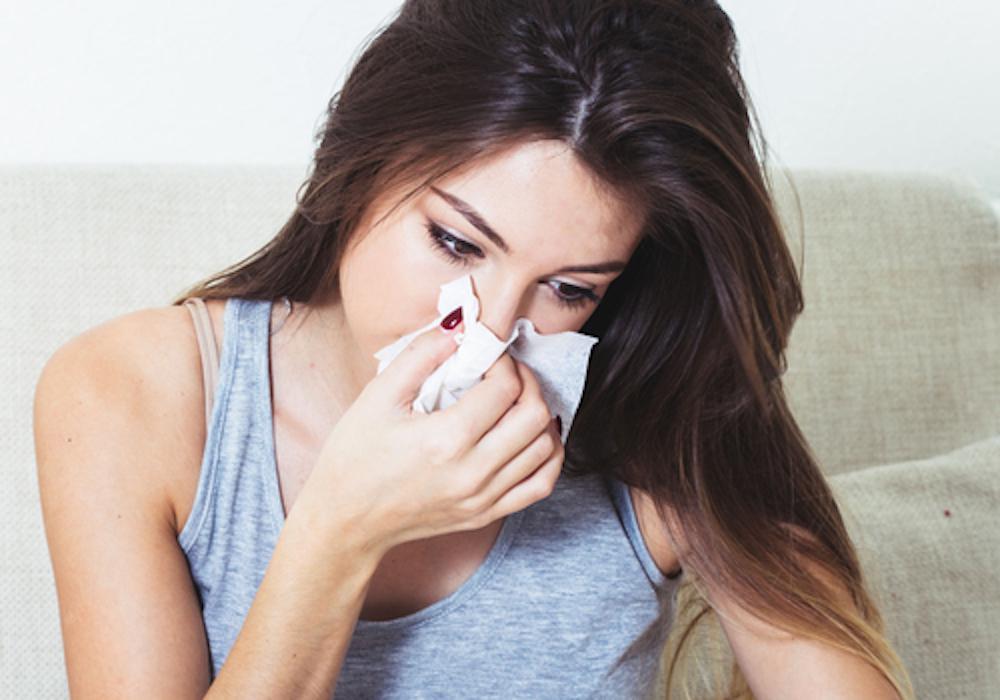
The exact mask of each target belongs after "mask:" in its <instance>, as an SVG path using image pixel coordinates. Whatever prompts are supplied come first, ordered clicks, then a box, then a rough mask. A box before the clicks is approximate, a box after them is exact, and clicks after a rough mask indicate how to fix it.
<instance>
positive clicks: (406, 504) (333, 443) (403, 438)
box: [289, 326, 564, 553]
mask: <svg viewBox="0 0 1000 700" xmlns="http://www.w3.org/2000/svg"><path fill="white" fill-rule="evenodd" d="M461 329H462V326H459V327H457V328H455V329H453V330H452V331H448V332H445V331H443V330H442V329H439V328H432V329H431V330H429V331H426V332H425V333H422V334H421V335H419V336H417V337H416V338H414V340H413V341H412V342H411V343H410V344H409V345H408V346H407V347H406V348H405V349H404V350H403V351H402V352H400V354H399V355H397V356H396V357H395V358H394V359H393V360H392V362H391V363H390V364H389V366H388V367H386V368H385V369H384V370H383V371H382V373H381V374H379V375H377V376H375V377H374V378H373V379H372V380H371V381H370V382H369V383H368V384H367V385H366V386H365V387H364V389H363V390H362V391H361V393H360V394H359V396H358V398H357V399H356V400H355V401H354V403H353V404H351V406H350V407H349V408H348V410H347V411H345V413H344V415H343V416H342V417H341V418H340V420H339V421H338V422H337V424H336V425H335V426H334V428H333V430H332V431H331V432H330V435H329V436H328V437H327V439H326V441H325V442H324V444H323V446H322V448H321V450H320V454H319V457H318V461H317V464H316V465H315V467H314V469H313V471H312V473H311V474H310V475H309V478H308V480H307V481H306V483H305V485H304V486H303V489H302V492H301V493H300V494H299V497H298V498H297V499H296V502H295V505H294V507H293V508H292V512H291V513H290V514H289V517H290V518H291V517H293V516H294V515H295V513H296V511H299V510H300V509H302V510H304V511H306V512H307V513H308V517H309V519H310V522H311V523H313V524H316V523H320V524H322V523H324V522H328V521H332V522H333V523H344V522H351V523H355V524H358V525H360V527H362V528H363V529H364V530H365V537H366V538H368V539H367V540H366V545H367V546H368V547H370V548H372V549H373V550H374V551H376V552H378V553H384V552H387V551H388V550H389V549H391V548H392V547H394V546H395V545H397V544H401V543H403V542H406V541H410V540H416V539H423V538H428V537H433V536H436V535H442V534H445V533H448V532H454V531H459V530H474V529H479V528H482V527H485V526H486V525H488V524H489V523H491V522H493V521H494V520H497V519H499V518H501V517H503V516H505V515H508V514H510V513H512V512H515V511H518V510H521V509H523V508H525V507H527V506H528V505H530V504H531V503H534V502H535V501H538V500H540V499H542V498H545V497H546V496H548V495H549V494H550V493H551V492H552V489H553V488H554V486H555V482H556V480H557V478H558V476H559V473H560V471H561V469H562V464H563V456H564V448H563V444H562V441H561V440H560V439H559V435H558V433H557V432H556V428H555V425H554V421H553V418H552V416H551V415H550V413H549V410H548V407H547V406H546V404H545V401H544V400H543V398H542V395H541V390H540V388H539V384H538V381H537V379H536V378H535V376H534V374H533V373H532V372H531V370H530V369H529V368H528V367H527V366H526V365H524V364H522V363H520V362H518V361H516V360H514V359H513V358H511V357H510V356H509V355H508V354H507V353H504V354H503V355H501V356H500V358H499V359H498V360H497V361H496V362H495V363H494V364H493V366H492V367H491V368H490V369H489V370H488V371H487V372H486V374H485V375H484V376H483V379H482V381H480V382H479V383H478V384H476V385H474V386H473V387H472V388H471V389H469V390H468V391H466V392H465V393H464V394H463V395H462V396H461V397H460V399H459V400H458V402H457V403H455V404H453V405H451V406H449V407H448V408H445V409H443V410H439V411H435V412H433V413H430V414H423V413H419V412H415V411H413V410H412V408H411V406H412V403H413V401H414V399H415V398H416V396H417V394H418V392H419V390H420V387H421V385H422V384H423V382H424V380H425V379H426V378H427V377H428V376H429V375H430V374H431V373H432V372H433V371H434V370H435V369H436V368H437V367H438V366H439V365H441V364H442V363H443V362H444V361H445V360H447V358H448V357H449V356H450V355H451V354H452V353H453V352H454V351H455V349H456V347H457V345H456V343H455V341H454V339H453V337H452V336H453V335H454V334H455V333H457V332H459V331H460V330H461ZM324 513H329V514H334V513H335V514H336V516H337V517H335V518H332V519H331V518H326V519H324V517H323V514H324ZM344 518H347V520H344ZM329 536H332V537H336V536H337V533H336V531H335V530H334V531H331V532H330V533H329Z"/></svg>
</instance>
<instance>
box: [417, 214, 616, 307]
mask: <svg viewBox="0 0 1000 700" xmlns="http://www.w3.org/2000/svg"><path fill="white" fill-rule="evenodd" d="M424 228H425V229H426V231H427V235H428V236H429V237H430V240H431V243H432V247H433V248H434V250H436V251H437V252H439V253H440V254H441V255H442V256H443V257H444V259H445V260H447V261H448V262H450V263H454V264H456V265H462V266H467V265H471V264H472V260H470V259H469V257H470V256H472V255H474V256H476V257H477V258H485V257H486V255H485V254H484V253H483V251H481V250H480V249H479V247H478V246H476V245H473V244H472V243H469V242H468V241H465V240H462V239H461V238H459V237H458V236H454V235H452V234H450V233H448V232H447V231H445V230H444V229H443V228H441V227H440V226H438V225H437V224H435V223H434V222H433V221H427V222H425V224H424ZM546 286H548V287H549V289H551V290H552V295H553V296H554V297H555V299H556V302H557V303H558V304H559V305H560V306H562V307H563V308H566V309H577V308H579V307H581V306H584V305H585V304H591V303H594V304H596V303H597V302H599V301H600V297H598V296H597V294H595V293H594V290H592V289H587V288H585V287H577V286H575V285H572V284H567V283H566V282H560V281H558V280H552V281H551V284H549V283H546Z"/></svg>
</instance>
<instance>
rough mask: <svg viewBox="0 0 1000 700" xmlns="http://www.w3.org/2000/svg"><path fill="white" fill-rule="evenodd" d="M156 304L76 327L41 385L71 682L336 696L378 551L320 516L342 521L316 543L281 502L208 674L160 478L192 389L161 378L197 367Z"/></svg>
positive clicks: (95, 687) (44, 484) (298, 513)
mask: <svg viewBox="0 0 1000 700" xmlns="http://www.w3.org/2000/svg"><path fill="white" fill-rule="evenodd" d="M184 313H185V312H183V311H182V312H181V313H180V314H177V318H178V319H179V320H178V322H179V323H186V322H187V321H188V319H187V318H186V317H185V316H184ZM158 319H159V320H158V321H155V320H154V319H153V318H152V315H151V314H147V313H146V312H140V313H138V314H132V315H130V316H127V317H123V318H122V319H116V320H115V321H112V322H110V323H109V324H105V325H104V326H102V327H99V328H98V329H94V330H92V331H90V332H88V333H85V334H82V335H80V336H77V337H76V338H74V339H73V340H72V341H70V342H69V343H67V344H66V345H64V346H63V347H61V348H60V349H59V350H57V351H56V353H55V354H54V355H53V356H52V357H51V358H50V359H49V361H48V362H47V364H46V366H45V368H44V370H43V372H42V375H41V377H40V379H39V381H38V384H37V386H36V391H35V405H34V434H35V449H36V462H37V475H38V481H39V489H40V495H41V502H42V512H43V517H44V524H45V531H46V537H47V539H48V545H49V550H50V556H51V559H52V564H53V571H54V575H55V580H56V587H57V593H58V598H59V607H60V617H61V625H62V636H63V644H64V652H65V661H66V667H67V674H68V680H69V687H70V692H71V695H72V697H73V698H74V699H77V700H78V699H80V698H101V699H102V700H104V699H106V698H119V697H120V698H125V697H129V698H132V697H139V696H141V697H150V698H155V697H162V698H201V697H204V696H205V693H206V692H207V693H208V696H210V697H228V696H231V697H237V696H239V697H278V698H280V697H295V698H300V697H317V698H318V697H323V698H329V697H330V695H331V693H332V689H333V687H334V684H335V683H336V678H337V676H338V674H339V670H340V666H341V663H342V660H343V656H344V654H345V652H346V648H347V646H348V643H349V640H350V638H351V635H352V632H353V629H354V626H355V623H356V620H357V618H358V616H359V614H360V608H361V605H362V602H363V600H364V594H365V590H366V588H367V585H368V581H369V580H370V577H371V575H372V574H373V572H374V570H375V566H376V559H375V557H374V556H373V555H372V554H371V553H369V552H368V551H367V550H364V549H363V548H362V547H361V546H360V540H357V539H355V537H354V536H355V535H357V534H358V533H359V531H360V529H352V528H351V527H350V523H338V522H335V521H334V522H332V523H331V521H330V518H329V517H328V516H326V515H325V516H324V518H323V522H324V524H325V527H327V528H329V527H337V528H338V529H340V528H342V529H343V535H344V536H343V537H337V538H332V537H329V536H326V537H324V538H323V540H322V541H324V542H330V541H332V540H336V541H337V542H338V543H340V544H338V547H339V550H338V551H336V552H331V551H329V547H326V548H325V549H324V551H323V552H322V556H320V555H319V553H318V552H316V551H314V550H315V549H316V547H317V545H316V543H317V542H318V541H319V540H317V539H314V538H313V537H311V535H313V536H314V535H315V534H316V531H315V530H314V529H312V528H313V524H312V523H310V522H308V517H307V512H306V510H307V509H305V508H294V509H293V510H292V512H291V513H290V514H289V518H288V520H287V521H286V524H285V527H284V529H283V531H282V534H281V536H280V538H279V541H278V544H277V546H276V549H275V552H274V555H273V557H272V561H271V562H270V564H269V566H268V569H267V571H266V573H265V576H264V579H263V581H262V583H261V586H260V588H259V590H258V592H257V595H256V597H255V599H254V602H253V604H252V606H251V608H250V611H249V613H248V616H247V618H246V620H245V623H244V625H243V628H242V630H241V631H240V633H239V636H238V637H237V639H236V642H235V644H234V646H233V648H232V650H231V651H230V654H229V657H228V658H227V660H226V662H225V664H224V665H223V667H222V669H221V671H220V674H219V676H218V677H217V678H216V680H215V682H214V683H213V684H212V685H211V687H209V679H210V667H209V655H208V644H207V641H206V636H205V630H204V623H203V621H202V619H201V611H200V606H199V602H198V598H197V593H196V590H195V586H194V583H193V581H192V579H191V575H190V571H189V568H188V564H187V561H186V558H185V556H184V553H183V551H182V550H181V548H180V546H179V545H178V543H177V539H176V529H175V526H176V523H175V522H174V519H173V510H172V507H171V500H170V499H169V498H168V497H167V495H166V486H165V484H166V483H167V479H166V477H165V475H169V474H171V473H173V471H176V469H177V468H178V467H177V461H178V460H181V459H190V458H191V457H190V456H188V455H187V454H186V453H187V452H189V451H190V450H189V449H188V447H187V446H186V445H181V444H179V443H178V430H179V429H178V428H177V425H178V423H177V419H176V414H177V411H179V410H181V409H183V408H184V407H189V406H190V404H191V401H193V400H196V399H190V396H193V395H194V393H193V392H191V391H187V389H189V388H190V387H187V386H186V385H184V384H183V383H181V385H180V387H179V388H176V386H175V389H174V391H175V392H177V393H179V394H184V393H185V392H186V393H187V394H188V399H187V400H186V401H187V402H186V403H181V402H179V401H175V400H174V399H173V398H170V397H171V396H172V394H170V393H169V392H167V391H165V390H164V386H165V384H166V385H170V384H171V383H173V384H174V385H176V384H177V383H178V377H177V376H174V375H176V373H177V372H178V371H180V370H178V369H177V367H182V366H186V365H190V367H189V369H190V372H191V374H192V376H193V377H194V380H195V381H196V382H200V377H199V375H198V373H197V372H198V365H197V357H196V356H195V357H191V358H185V357H183V356H182V355H181V354H178V353H175V352H174V350H173V349H172V348H173V345H172V343H173V342H174V341H173V340H172V339H176V338H179V339H181V340H183V339H184V337H185V336H184V334H183V333H164V332H162V331H163V327H162V325H156V323H157V322H158V323H160V324H162V321H163V319H162V316H159V317H158ZM142 343H148V344H155V345H156V347H155V348H143V347H141V344H142ZM137 358H140V359H141V361H139V362H137V361H136V359H137ZM171 372H173V373H174V375H171ZM175 409H176V410H175ZM188 412H189V413H190V411H188ZM331 505H332V504H331ZM317 561H322V562H326V563H327V564H328V565H327V566H326V567H324V570H322V571H320V570H318V569H317V568H316V566H315V562H317Z"/></svg>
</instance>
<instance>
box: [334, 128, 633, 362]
mask: <svg viewBox="0 0 1000 700" xmlns="http://www.w3.org/2000/svg"><path fill="white" fill-rule="evenodd" d="M389 206H390V205H389V204H388V203H385V202H383V203H376V205H375V206H373V207H372V215H371V216H367V217H366V219H365V221H364V222H362V225H361V228H360V230H359V231H358V232H357V233H358V236H357V237H356V238H355V239H354V243H353V245H352V247H351V248H349V249H348V251H347V252H346V254H345V257H344V260H343V262H342V264H341V268H340V298H341V301H342V303H341V308H340V313H341V314H342V319H341V322H342V323H345V324H346V327H347V328H348V329H349V331H350V335H351V336H352V338H353V341H354V343H355V345H356V347H357V350H358V352H359V353H360V355H359V358H358V361H362V360H361V358H363V357H367V358H370V370H371V373H372V374H374V372H375V368H376V367H377V364H378V363H377V361H376V360H375V359H374V358H373V357H372V354H373V353H374V352H375V351H377V350H378V349H379V348H381V347H383V346H385V345H388V344H389V343H392V342H394V341H395V340H397V339H398V338H399V337H400V336H402V335H405V334H407V333H410V332H412V331H414V330H416V329H417V328H420V327H421V326H424V325H426V324H428V323H430V322H431V321H433V320H434V319H435V318H437V317H438V315H439V313H438V309H437V301H438V296H439V293H440V286H441V285H442V284H444V283H446V282H450V281H451V280H454V279H456V278H458V277H461V276H463V275H465V274H470V275H471V277H472V286H473V289H474V291H475V293H476V296H477V298H478V299H479V306H480V315H479V321H480V322H481V323H483V324H485V325H486V327H487V328H489V329H490V330H491V331H492V332H493V334H494V335H496V336H497V337H498V338H501V339H506V338H508V337H510V334H511V332H512V331H513V327H514V321H515V320H516V319H517V318H519V317H521V316H524V317H527V318H528V319H530V320H531V321H532V323H534V325H535V328H536V329H537V330H538V332H539V333H558V332H561V331H578V330H579V329H580V328H581V327H582V326H583V324H584V323H585V322H586V320H587V318H588V317H589V316H590V315H591V314H592V313H593V311H594V309H595V308H596V307H597V303H598V301H599V300H600V299H601V297H602V296H603V295H604V292H605V291H606V290H607V288H608V285H609V284H611V282H612V281H613V280H614V279H615V278H616V277H617V276H618V275H619V274H620V273H621V271H622V269H623V266H624V264H625V263H626V262H627V261H628V259H629V256H630V255H631V254H632V251H633V250H634V249H635V247H636V245H637V244H638V227H639V224H640V222H639V220H638V217H637V216H636V212H632V211H629V210H628V209H627V208H626V207H625V206H624V205H623V204H622V203H621V202H618V201H611V200H609V199H608V198H607V196H606V195H604V194H602V193H600V192H599V191H598V190H597V188H596V187H595V186H594V182H593V180H592V178H591V176H590V175H589V174H588V173H587V172H586V171H585V170H584V169H583V167H582V166H581V165H580V164H579V163H578V161H577V160H576V157H575V156H574V155H573V153H572V151H571V150H569V149H568V148H567V147H566V146H565V145H564V144H563V143H561V142H558V141H535V142H531V143H528V144H523V145H519V146H517V147H515V148H512V149H510V150H508V151H506V152H504V153H502V154H501V155H499V156H496V157H494V158H492V159H490V160H487V161H483V162H482V163H477V164H476V165H475V167H470V168H468V169H466V170H465V171H464V172H463V173H461V174H459V175H452V176H448V177H446V178H443V179H440V180H438V181H436V182H435V183H434V185H433V187H431V188H429V189H427V190H425V191H424V192H422V193H421V194H420V195H418V196H417V197H414V198H413V199H412V200H410V201H409V202H407V203H406V204H405V205H403V206H401V207H399V208H398V209H397V210H396V211H395V212H394V213H393V214H392V215H391V216H389V217H387V218H386V219H385V220H384V221H382V222H380V223H379V224H378V225H377V226H374V227H371V228H368V225H369V224H368V222H374V221H378V219H379V218H380V217H381V216H382V215H383V214H384V213H385V211H386V210H388V208H389ZM491 233H492V235H491ZM584 267H594V268H597V269H596V270H584V269H572V268H584ZM466 321H467V322H468V319H467V320H466ZM359 369H360V367H359Z"/></svg>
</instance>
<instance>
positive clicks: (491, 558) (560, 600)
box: [177, 298, 680, 700]
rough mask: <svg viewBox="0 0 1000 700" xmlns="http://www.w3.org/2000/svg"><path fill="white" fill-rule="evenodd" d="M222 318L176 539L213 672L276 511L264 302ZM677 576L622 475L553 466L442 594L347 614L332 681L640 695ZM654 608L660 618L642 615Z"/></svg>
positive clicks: (276, 521)
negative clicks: (654, 547) (352, 619)
mask: <svg viewBox="0 0 1000 700" xmlns="http://www.w3.org/2000/svg"><path fill="white" fill-rule="evenodd" d="M224 319H225V320H224V323H225V332H224V334H223V342H222V348H221V351H220V359H219V368H218V380H217V384H215V386H214V389H215V394H214V395H215V400H214V402H213V403H212V405H211V413H210V415H209V417H208V419H207V420H208V434H207V439H206V444H205V452H204V456H203V460H202V464H201V473H200V476H199V480H198V487H197V493H196V495H195V499H194V505H193V508H192V511H191V515H190V517H189V518H188V520H187V522H186V523H185V525H184V528H183V530H181V532H180V534H179V535H178V538H177V539H178V543H179V544H180V546H181V548H182V549H183V551H184V553H185V555H186V556H187V560H188V563H189V566H190V569H191V574H192V577H193V579H194V582H195V585H196V588H197V592H198V595H199V598H200V602H201V608H202V617H203V619H204V623H205V631H206V634H207V637H208V643H209V649H210V653H211V662H212V678H213V679H214V678H215V676H216V675H217V674H218V672H219V670H220V669H221V667H222V665H223V663H225V661H226V656H227V655H228V653H229V650H230V648H231V647H232V645H233V643H234V642H235V640H236V637H237V635H238V634H239V631H240V628H241V626H242V624H243V620H244V618H245V617H246V614H247V612H248V611H249V609H250V604H251V603H252V602H253V599H254V595H255V593H256V591H257V588H258V586H259V585H260V582H261V580H262V579H263V577H264V572H265V570H266V568H267V565H268V562H269V561H270V559H271V554H272V552H273V551H274V547H275V545H276V543H277V540H278V534H279V532H280V530H281V528H282V526H283V524H284V520H285V513H284V510H283V506H282V502H281V496H280V492H279V485H278V477H277V466H276V460H275V456H274V455H275V452H274V431H273V423H272V418H273V414H272V408H271V395H270V392H271V387H270V351H269V338H270V319H271V302H270V301H259V300H250V299H241V298H230V299H228V300H227V302H226V307H225V315H224ZM196 327H197V324H196ZM200 332H201V329H200V330H199V333H200ZM679 581H680V577H678V578H676V579H672V578H668V577H666V576H664V575H663V574H662V573H661V572H660V571H659V569H658V568H657V566H656V564H655V563H654V561H653V559H652V557H651V555H650V553H649V551H648V550H647V549H646V546H645V543H644V542H643V539H642V536H641V534H640V530H639V527H638V523H637V520H636V516H635V512H634V510H633V506H632V500H631V498H630V496H629V493H628V490H627V486H625V484H623V483H622V482H620V481H618V480H617V479H608V478H605V477H603V476H601V475H586V476H572V477H571V476H568V475H566V473H565V472H563V474H562V475H561V476H560V478H559V480H558V482H557V484H556V487H555V489H554V491H553V492H552V494H551V495H550V496H549V497H548V498H546V499H543V500H541V501H538V502H536V503H533V504H532V505H530V506H529V507H527V508H525V509H524V510H521V511H518V512H516V513H513V514H511V515H509V516H507V518H506V519H505V521H504V523H503V527H502V528H501V530H500V533H499V535H498V537H497V540H496V542H495V543H494V545H493V547H492V549H491V550H490V551H489V554H488V556H487V557H486V559H485V561H484V562H483V563H482V565H481V566H480V567H479V569H478V570H476V572H475V573H474V574H473V575H472V576H471V577H470V578H469V579H468V580H466V581H465V583H463V584H462V585H461V586H460V587H459V588H458V589H457V590H456V591H454V592H453V593H452V594H451V595H449V596H447V597H446V598H444V599H442V600H439V601H438V602H436V603H434V604H432V605H430V606H428V607H425V608H423V609H421V610H418V611H417V612H415V613H412V614H409V615H405V616H403V617H398V618H395V619H391V620H384V621H378V620H359V621H358V622H357V625H356V627H355V630H354V633H353V637H352V639H351V643H350V646H349V648H348V651H347V655H346V657H345V660H344V664H343V667H342V669H341V673H340V676H339V677H338V680H337V685H336V689H335V692H334V696H335V697H336V698H348V699H353V698H400V699H401V698H406V699H408V700H410V699H412V698H462V699H463V700H465V699H467V698H504V699H505V700H507V699H509V698H532V699H547V698H567V699H568V698H572V699H574V700H578V699H579V698H616V699H620V698H642V697H646V696H648V695H649V694H650V693H651V692H652V690H653V687H654V682H655V677H656V672H657V664H658V661H659V655H660V652H661V650H662V647H663V644H664V642H665V640H666V634H667V632H668V628H669V624H670V623H671V622H672V621H673V619H674V605H675V604H676V591H677V587H678V585H679ZM661 609H662V610H664V611H666V613H667V618H666V619H667V624H666V625H657V626H652V627H651V626H650V623H652V622H653V621H654V619H655V618H656V616H657V614H658V612H659V611H660V610H661Z"/></svg>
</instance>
